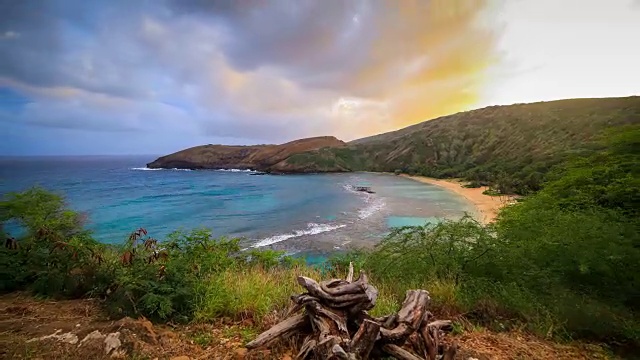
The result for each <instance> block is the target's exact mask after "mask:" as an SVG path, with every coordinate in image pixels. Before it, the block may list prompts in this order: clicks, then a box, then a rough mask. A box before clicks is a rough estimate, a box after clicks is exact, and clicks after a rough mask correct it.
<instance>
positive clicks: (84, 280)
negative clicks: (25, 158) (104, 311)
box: [0, 187, 103, 297]
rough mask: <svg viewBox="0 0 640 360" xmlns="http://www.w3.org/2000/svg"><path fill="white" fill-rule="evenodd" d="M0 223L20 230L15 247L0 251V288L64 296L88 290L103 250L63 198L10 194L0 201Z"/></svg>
mask: <svg viewBox="0 0 640 360" xmlns="http://www.w3.org/2000/svg"><path fill="white" fill-rule="evenodd" d="M0 222H1V223H5V222H13V223H15V224H17V225H18V227H19V228H20V229H21V230H24V235H23V236H20V237H19V238H18V239H17V241H16V242H15V244H13V245H12V246H5V247H4V248H3V249H2V251H0V274H2V277H1V279H2V280H0V290H2V291H10V290H16V289H29V290H32V291H34V292H35V293H37V294H41V295H55V296H63V297H74V296H80V295H84V294H85V293H86V292H87V291H89V290H90V288H91V286H92V284H93V283H94V281H95V276H96V275H97V273H96V269H97V264H98V263H99V262H101V261H102V260H103V258H102V254H101V253H102V249H103V246H102V245H101V244H99V243H98V242H97V241H95V240H94V239H93V238H92V237H91V234H90V232H89V231H87V230H85V229H84V227H83V217H82V216H81V215H80V214H79V213H77V212H75V211H72V210H69V209H67V208H66V206H65V204H64V201H63V199H62V197H60V196H58V195H56V194H53V193H50V192H47V191H45V190H44V189H41V188H37V187H36V188H32V189H30V190H27V191H25V192H22V193H9V194H7V195H6V196H5V198H4V199H3V200H2V201H1V202H0ZM5 236H8V235H5ZM7 245H8V244H7Z"/></svg>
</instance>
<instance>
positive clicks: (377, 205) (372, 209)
mask: <svg viewBox="0 0 640 360" xmlns="http://www.w3.org/2000/svg"><path fill="white" fill-rule="evenodd" d="M385 205H386V204H385V202H384V200H383V199H381V198H372V197H369V198H368V199H367V205H366V206H365V207H363V208H362V209H360V210H358V217H359V218H360V219H366V218H368V217H370V216H371V215H373V214H375V213H377V212H378V211H380V210H382V209H383V208H384V207H385Z"/></svg>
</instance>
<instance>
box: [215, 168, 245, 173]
mask: <svg viewBox="0 0 640 360" xmlns="http://www.w3.org/2000/svg"><path fill="white" fill-rule="evenodd" d="M215 171H226V172H249V173H251V172H255V171H254V170H251V169H246V170H243V169H216V170H215Z"/></svg>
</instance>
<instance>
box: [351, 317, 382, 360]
mask: <svg viewBox="0 0 640 360" xmlns="http://www.w3.org/2000/svg"><path fill="white" fill-rule="evenodd" d="M379 334H380V324H379V323H377V322H374V321H371V320H364V321H363V322H362V324H361V325H360V328H359V329H358V331H357V332H356V333H355V335H353V339H351V344H350V345H349V352H350V353H351V354H353V355H355V356H356V357H357V358H358V359H368V358H369V353H371V350H372V349H373V345H374V344H375V342H376V340H377V339H378V335H379Z"/></svg>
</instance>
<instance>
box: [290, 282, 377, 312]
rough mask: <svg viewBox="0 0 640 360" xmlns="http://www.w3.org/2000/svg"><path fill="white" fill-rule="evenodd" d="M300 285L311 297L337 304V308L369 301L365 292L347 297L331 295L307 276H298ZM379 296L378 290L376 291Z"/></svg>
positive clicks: (347, 295) (346, 295)
mask: <svg viewBox="0 0 640 360" xmlns="http://www.w3.org/2000/svg"><path fill="white" fill-rule="evenodd" d="M298 284H300V286H302V287H304V288H305V289H307V291H308V292H309V294H310V295H311V296H314V297H317V298H319V299H320V300H324V301H326V302H329V303H332V304H335V306H337V307H344V306H341V305H343V304H342V303H351V302H356V301H364V300H369V297H368V295H367V294H366V293H365V292H364V291H363V292H362V293H354V294H345V295H337V296H334V295H331V294H329V293H327V292H326V291H324V290H323V289H322V287H321V286H320V284H318V283H317V282H316V281H315V280H313V279H310V278H308V277H306V276H298ZM376 296H377V290H376Z"/></svg>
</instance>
